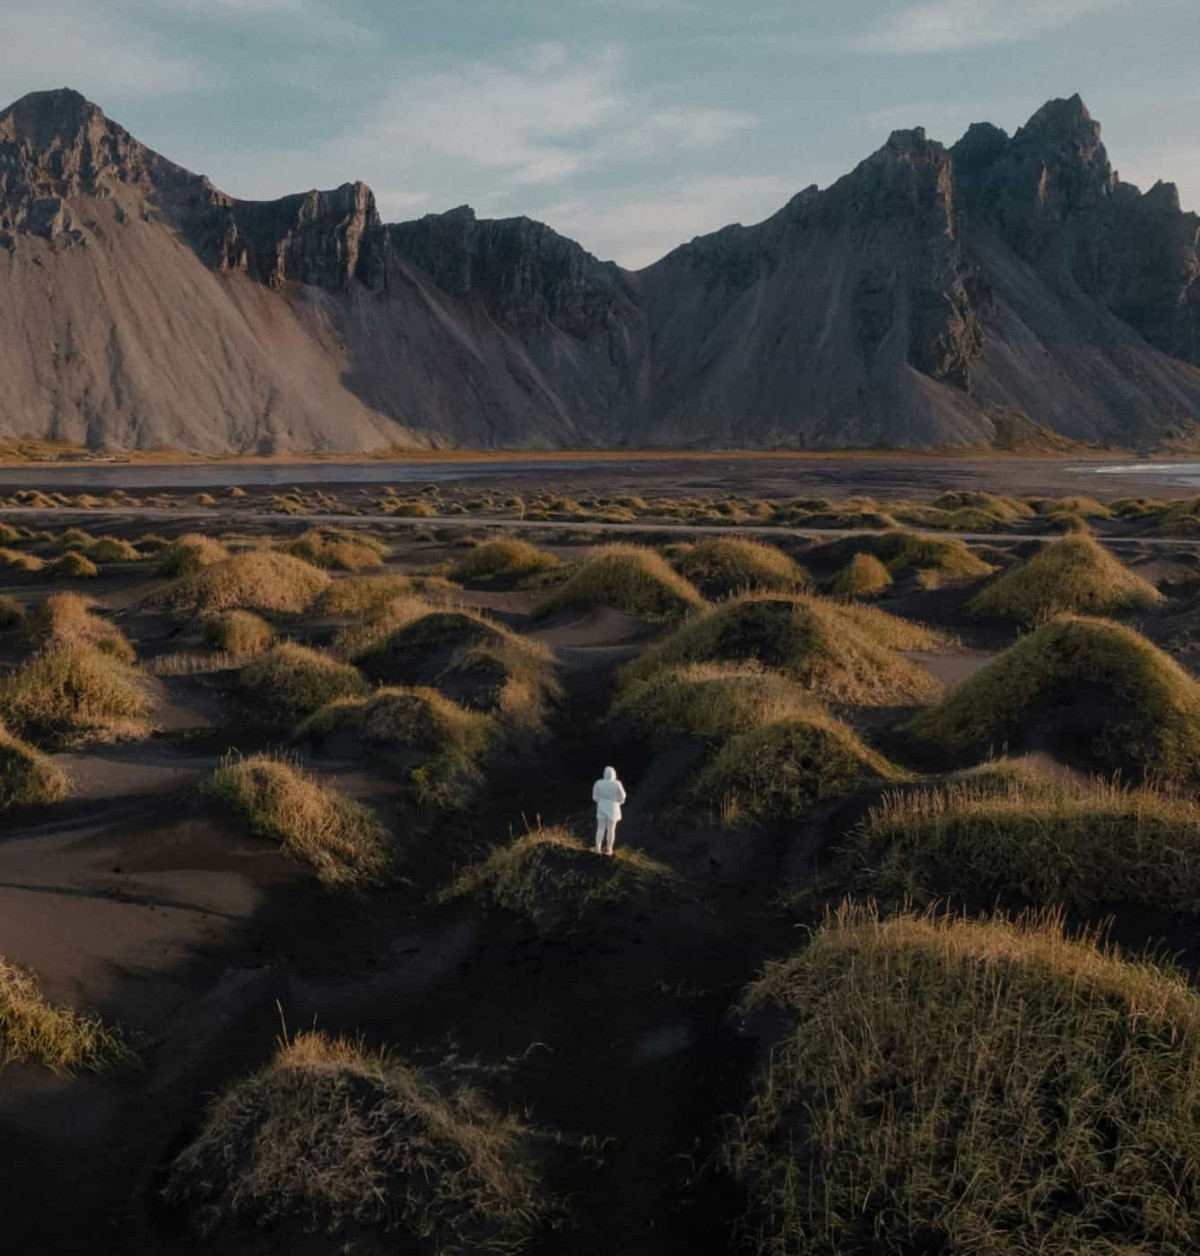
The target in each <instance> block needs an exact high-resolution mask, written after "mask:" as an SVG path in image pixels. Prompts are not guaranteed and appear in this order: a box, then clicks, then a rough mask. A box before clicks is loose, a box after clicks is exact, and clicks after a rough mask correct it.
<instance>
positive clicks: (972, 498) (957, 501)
mask: <svg viewBox="0 0 1200 1256" xmlns="http://www.w3.org/2000/svg"><path fill="white" fill-rule="evenodd" d="M929 504H930V505H931V506H933V507H934V508H935V509H936V510H946V511H950V512H954V511H959V510H977V511H981V512H983V513H984V514H987V515H990V516H991V517H992V518H993V519H996V520H998V521H999V522H1000V523H1004V524H1014V523H1020V522H1021V520H1023V519H1032V518H1033V516H1034V514H1035V513H1036V512H1035V511H1034V509H1033V507H1032V506H1030V505H1028V504H1027V503H1026V502H1023V501H1021V500H1020V499H1019V498H1016V497H1006V496H1004V495H1003V494H1000V493H983V492H972V491H962V492H954V493H942V494H940V495H939V496H937V497H935V498H934V499H933V501H931V502H930V503H929Z"/></svg>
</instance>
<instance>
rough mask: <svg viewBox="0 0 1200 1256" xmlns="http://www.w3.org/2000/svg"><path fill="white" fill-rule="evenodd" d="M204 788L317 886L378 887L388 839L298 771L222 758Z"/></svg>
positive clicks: (369, 814)
mask: <svg viewBox="0 0 1200 1256" xmlns="http://www.w3.org/2000/svg"><path fill="white" fill-rule="evenodd" d="M205 788H206V789H207V791H208V792H209V793H210V794H212V795H213V796H214V797H215V798H217V799H219V800H220V801H221V802H222V803H224V804H225V805H226V806H227V807H229V808H230V809H231V810H232V811H234V812H235V813H237V814H238V815H239V816H240V817H242V818H243V819H244V820H246V821H247V823H248V824H249V826H250V829H251V831H252V832H253V833H255V834H257V835H258V836H259V837H264V838H266V839H267V840H268V841H272V842H278V843H279V845H280V846H282V847H283V849H284V850H286V851H287V852H288V853H289V854H292V855H295V856H296V857H297V858H298V859H301V860H303V861H304V862H305V863H307V864H310V865H311V866H312V867H313V868H314V869H315V870H316V873H317V876H318V878H319V879H320V880H321V881H322V883H324V884H325V885H329V886H339V887H340V886H354V885H373V884H379V883H381V882H382V881H384V880H385V879H386V876H387V874H388V872H389V870H390V868H391V866H392V862H393V858H394V850H393V843H392V838H391V834H390V833H388V831H387V829H386V828H384V826H383V825H382V824H381V823H380V822H379V820H378V818H377V817H376V815H375V813H374V812H373V811H372V810H371V809H370V807H367V806H364V805H363V804H362V803H360V802H358V801H357V800H356V799H354V798H351V797H349V796H348V795H346V794H343V793H341V792H340V791H339V790H336V789H333V788H331V787H330V786H328V785H322V784H321V783H320V781H318V780H317V778H316V777H315V776H313V775H312V774H311V773H309V772H306V771H304V769H303V768H301V767H300V766H299V765H298V764H293V763H289V762H287V761H286V760H284V759H279V758H274V757H272V756H271V755H267V754H256V755H252V756H251V757H249V758H244V759H243V758H236V757H230V758H228V759H226V760H225V762H223V763H222V764H221V766H220V767H219V768H218V769H217V770H216V772H214V773H213V775H212V776H211V777H210V778H209V780H208V782H207V783H206V786H205Z"/></svg>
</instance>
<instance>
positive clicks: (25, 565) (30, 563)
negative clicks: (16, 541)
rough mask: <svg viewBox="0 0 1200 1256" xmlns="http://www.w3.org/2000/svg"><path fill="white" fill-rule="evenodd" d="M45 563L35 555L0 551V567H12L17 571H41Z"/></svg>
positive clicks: (5, 550)
mask: <svg viewBox="0 0 1200 1256" xmlns="http://www.w3.org/2000/svg"><path fill="white" fill-rule="evenodd" d="M45 565H46V564H45V563H44V562H43V561H42V560H41V559H40V558H39V557H38V556H37V555H36V554H22V553H21V551H20V550H14V549H0V567H12V568H14V569H15V570H17V571H26V572H35V571H41V570H42V568H43V567H45Z"/></svg>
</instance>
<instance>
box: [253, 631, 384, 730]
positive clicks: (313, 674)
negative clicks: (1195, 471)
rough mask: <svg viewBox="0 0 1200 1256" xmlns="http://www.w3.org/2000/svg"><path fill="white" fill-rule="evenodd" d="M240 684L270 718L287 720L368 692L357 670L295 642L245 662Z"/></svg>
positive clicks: (280, 645)
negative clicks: (275, 717) (266, 711)
mask: <svg viewBox="0 0 1200 1256" xmlns="http://www.w3.org/2000/svg"><path fill="white" fill-rule="evenodd" d="M240 682H241V686H242V688H243V689H246V690H249V691H250V692H251V693H252V694H253V695H254V696H255V697H256V698H258V699H260V700H261V701H262V702H263V703H264V705H265V706H266V707H268V708H269V710H270V711H271V713H272V714H273V715H275V716H279V717H282V718H283V719H285V720H287V721H291V720H294V719H297V718H298V717H300V716H302V715H308V714H310V713H311V712H313V711H315V710H317V709H318V708H319V707H323V706H325V705H326V703H329V702H334V701H336V700H337V699H338V698H356V697H359V696H360V695H362V694H365V693H366V691H367V682H366V680H365V679H364V677H363V675H362V673H361V672H360V671H359V670H358V669H357V668H356V667H353V666H351V665H350V664H349V663H342V662H340V661H339V660H338V659H335V658H332V657H331V656H330V655H328V654H324V653H322V652H321V651H320V650H310V649H309V648H308V647H307V646H303V645H297V644H296V643H295V642H294V641H284V642H281V643H280V644H279V645H276V646H273V647H272V648H271V649H269V650H268V651H267V652H266V653H265V654H262V655H261V656H260V657H258V658H256V659H255V660H254V661H253V662H251V663H248V664H247V665H246V666H245V667H244V668H242V672H241V676H240Z"/></svg>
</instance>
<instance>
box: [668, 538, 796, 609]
mask: <svg viewBox="0 0 1200 1256" xmlns="http://www.w3.org/2000/svg"><path fill="white" fill-rule="evenodd" d="M673 566H674V567H675V570H676V571H677V572H679V574H680V575H681V576H683V578H684V579H685V580H688V581H690V582H691V583H692V584H693V585H694V586H695V587H696V588H697V589H699V590H700V592H701V593H703V594H704V596H705V597H707V598H712V599H717V598H726V597H730V596H731V595H732V594H735V593H746V592H749V591H751V590H759V591H762V592H770V593H799V592H801V591H802V590H803V589H806V588H807V587H808V586H809V584H810V583H811V582H810V580H809V577H808V573H807V572H806V571H805V570H804V568H803V567H801V566H800V564H799V563H797V562H796V561H795V560H794V559H792V558H789V557H788V555H787V554H785V553H784V552H783V550H781V549H778V548H777V547H776V546H774V545H764V544H763V543H762V542H761V541H748V540H745V539H744V538H742V537H736V536H721V537H712V538H709V539H706V540H703V541H697V542H696V544H695V545H691V546H688V547H687V548H686V549H685V550H684V551H683V553H681V554H680V555H679V556H678V558H676V559H675V561H674V563H673Z"/></svg>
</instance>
